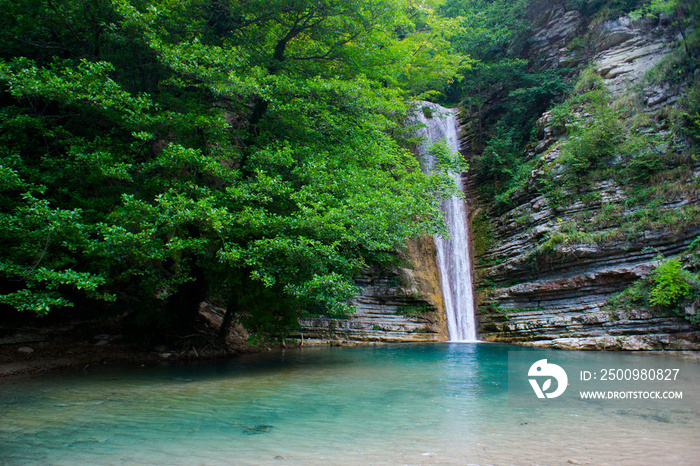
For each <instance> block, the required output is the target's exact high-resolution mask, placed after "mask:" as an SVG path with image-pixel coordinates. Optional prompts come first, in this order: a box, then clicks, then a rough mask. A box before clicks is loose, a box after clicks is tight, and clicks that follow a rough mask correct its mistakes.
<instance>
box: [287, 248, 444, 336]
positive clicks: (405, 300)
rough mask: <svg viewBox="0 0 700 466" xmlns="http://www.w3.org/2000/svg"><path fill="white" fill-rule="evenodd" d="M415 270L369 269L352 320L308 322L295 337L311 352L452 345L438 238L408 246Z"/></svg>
mask: <svg viewBox="0 0 700 466" xmlns="http://www.w3.org/2000/svg"><path fill="white" fill-rule="evenodd" d="M405 259H406V261H407V262H408V263H410V264H411V268H397V269H393V270H377V269H369V270H367V271H365V273H364V274H363V275H362V276H361V277H358V278H357V280H356V283H357V285H358V286H359V287H361V288H362V291H361V292H360V293H359V294H358V295H357V296H355V298H354V299H353V300H352V304H353V305H354V306H355V309H356V310H355V314H354V315H353V316H351V317H350V318H347V319H336V318H328V317H312V318H302V319H300V320H299V324H300V329H299V330H298V331H297V332H294V333H292V334H291V335H290V336H291V337H292V338H294V339H296V340H298V341H299V342H300V343H301V342H303V344H304V345H306V346H313V345H332V346H345V345H356V344H372V343H399V342H429V341H442V340H446V339H447V324H446V322H445V311H444V302H443V298H442V289H441V287H440V281H439V272H438V270H437V264H436V260H435V243H434V242H433V239H432V237H429V236H425V237H422V238H417V239H415V240H412V241H410V242H409V243H408V245H407V249H406V252H405Z"/></svg>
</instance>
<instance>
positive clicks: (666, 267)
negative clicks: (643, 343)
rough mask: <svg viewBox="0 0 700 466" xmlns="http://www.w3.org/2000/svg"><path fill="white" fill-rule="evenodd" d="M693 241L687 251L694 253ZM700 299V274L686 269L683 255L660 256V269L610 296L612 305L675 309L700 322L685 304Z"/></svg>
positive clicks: (696, 315) (688, 253)
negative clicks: (689, 312) (666, 257)
mask: <svg viewBox="0 0 700 466" xmlns="http://www.w3.org/2000/svg"><path fill="white" fill-rule="evenodd" d="M694 249H697V248H696V246H695V245H693V244H691V246H690V247H689V249H688V251H687V252H686V254H685V255H684V256H685V257H688V256H689V255H693V253H694V252H696V251H694ZM699 301H700V276H698V274H697V273H692V272H690V271H688V270H686V269H684V265H683V263H682V262H681V260H680V259H679V258H674V259H667V260H663V257H660V258H659V264H658V266H657V267H656V269H655V270H654V271H653V272H652V273H651V274H650V275H649V276H648V277H646V278H644V279H640V280H637V281H635V282H634V283H633V284H632V285H630V286H629V287H627V288H626V289H625V290H623V291H622V292H620V293H618V294H616V295H614V296H613V297H611V298H610V299H609V300H608V303H607V306H608V308H609V309H612V310H615V309H633V308H637V309H643V308H647V307H648V308H651V309H653V310H656V311H657V312H661V313H666V314H668V313H671V314H673V315H677V316H680V317H683V318H685V319H687V320H689V321H690V322H691V323H694V324H700V315H698V314H687V313H686V311H685V305H687V304H692V303H697V302H699Z"/></svg>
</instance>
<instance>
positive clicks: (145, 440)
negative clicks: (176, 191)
mask: <svg viewBox="0 0 700 466" xmlns="http://www.w3.org/2000/svg"><path fill="white" fill-rule="evenodd" d="M509 351H531V352H533V361H534V360H536V359H537V357H538V356H537V353H536V350H531V349H526V348H520V347H513V346H509V345H497V344H446V343H445V344H419V345H393V346H376V347H358V348H307V349H304V350H302V351H300V350H288V351H284V352H268V353H263V354H257V355H248V356H244V357H240V358H237V359H234V360H231V361H217V362H206V363H195V364H170V365H163V366H155V367H154V366H148V367H136V368H128V369H124V368H122V369H117V368H109V369H107V368H99V369H94V370H91V371H88V372H83V371H79V372H67V373H61V374H50V375H48V376H41V377H32V378H19V379H5V380H1V381H0V390H1V391H0V419H1V421H0V463H9V464H20V463H21V464H32V463H34V464H75V463H80V464H86V463H89V464H124V463H129V464H132V463H136V464H144V463H148V464H265V463H274V464H279V463H280V462H286V463H287V464H368V463H369V464H418V463H428V464H455V463H457V464H467V463H476V464H571V462H573V463H574V464H576V463H583V464H586V463H590V464H621V463H623V464H624V463H627V464H650V463H671V464H697V461H698V458H700V400H699V398H700V397H699V395H700V388H698V387H700V384H699V382H700V364H698V363H697V362H690V361H684V360H679V359H674V358H669V357H666V356H663V355H636V354H628V353H576V352H558V353H557V354H556V356H557V360H558V362H559V363H560V364H572V365H575V364H581V363H585V364H587V365H588V366H592V365H600V366H601V367H602V366H605V367H614V366H620V365H622V364H641V365H643V366H644V367H650V366H656V367H676V368H680V374H681V375H682V377H681V378H682V380H678V381H676V382H674V389H682V390H683V391H684V397H683V400H676V401H674V402H666V403H661V402H653V403H652V402H645V403H632V402H630V401H627V402H624V403H623V402H615V403H612V402H608V403H607V404H606V403H603V402H597V401H586V402H584V401H578V402H576V401H568V402H565V403H551V404H541V403H539V404H538V403H537V402H534V403H532V404H525V405H522V404H517V405H516V404H515V403H513V402H512V399H511V403H510V404H509V402H508V400H509V392H508V353H509ZM542 354H543V355H544V354H551V353H542ZM510 395H511V397H512V395H513V394H512V393H511V394H510ZM533 399H534V400H536V399H535V398H533Z"/></svg>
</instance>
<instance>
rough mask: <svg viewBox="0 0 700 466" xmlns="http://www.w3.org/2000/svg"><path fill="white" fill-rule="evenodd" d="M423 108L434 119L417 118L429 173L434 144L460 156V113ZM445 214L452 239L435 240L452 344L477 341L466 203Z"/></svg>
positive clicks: (457, 201) (450, 204)
mask: <svg viewBox="0 0 700 466" xmlns="http://www.w3.org/2000/svg"><path fill="white" fill-rule="evenodd" d="M420 105H421V107H428V108H429V109H430V112H431V113H432V115H431V118H427V117H426V116H425V112H422V111H418V112H417V115H416V116H415V120H416V121H418V122H420V123H422V124H424V125H425V128H420V129H419V130H418V131H417V134H416V135H417V136H419V137H422V138H424V140H423V141H424V142H423V143H422V144H421V146H420V147H419V151H420V154H421V164H422V167H423V170H425V171H427V172H430V171H431V170H433V168H434V167H435V159H434V156H432V155H431V154H429V153H428V148H429V147H430V145H431V144H432V143H434V142H438V141H445V142H447V144H448V145H449V147H450V148H451V149H452V151H453V152H459V136H458V129H459V124H458V122H457V110H455V109H447V108H444V107H441V106H439V105H437V104H433V103H430V102H421V103H420ZM453 177H454V180H455V182H456V183H457V185H458V186H459V187H460V189H461V190H462V191H463V192H464V184H463V182H462V174H461V173H455V174H453ZM442 211H443V213H444V215H445V221H446V223H447V227H448V231H449V232H450V239H446V238H442V237H440V236H437V235H436V236H435V237H434V239H435V246H436V249H437V260H438V268H439V269H440V278H441V281H442V294H443V298H444V301H445V313H446V314H447V325H448V330H449V333H450V341H477V338H476V321H475V317H474V293H473V285H472V264H471V257H470V251H469V227H468V224H467V206H466V203H465V202H464V200H463V199H461V198H459V197H456V196H455V197H453V198H452V199H450V200H448V201H444V202H443V203H442Z"/></svg>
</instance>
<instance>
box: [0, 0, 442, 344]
mask: <svg viewBox="0 0 700 466" xmlns="http://www.w3.org/2000/svg"><path fill="white" fill-rule="evenodd" d="M1 6H3V7H7V8H8V9H9V11H11V12H12V14H13V15H14V16H15V17H16V20H15V21H14V22H13V23H12V24H6V25H5V26H7V27H5V28H3V32H2V34H1V35H0V44H2V45H4V46H5V47H4V48H3V51H2V52H0V99H2V102H3V109H2V112H3V118H2V128H1V129H0V167H1V169H0V175H1V176H2V180H3V184H2V185H1V186H0V216H2V221H3V224H4V225H9V227H8V228H4V229H3V231H2V234H1V236H0V245H1V251H2V255H1V256H0V280H1V281H2V283H1V286H2V288H1V292H2V294H1V297H0V302H2V303H4V304H6V305H10V306H12V307H14V308H16V309H19V310H33V311H35V312H39V313H45V312H48V311H49V310H50V309H53V308H60V307H65V306H70V305H73V304H77V305H79V306H81V307H85V306H93V307H94V308H95V309H96V310H97V312H104V309H105V308H106V307H109V306H111V307H112V308H113V309H115V310H117V311H118V312H120V313H122V312H124V311H126V312H128V313H129V316H130V318H131V319H132V320H133V321H135V322H138V323H141V324H148V325H147V328H149V329H152V330H153V332H160V333H168V332H172V333H175V334H176V333H177V332H179V331H182V329H184V328H187V327H188V326H191V324H192V319H193V317H194V315H195V313H196V309H197V304H198V303H199V301H201V300H202V299H204V298H205V297H211V298H214V299H218V300H220V301H224V302H226V303H227V304H228V309H229V313H228V315H227V322H229V321H231V320H232V319H233V317H234V314H235V315H236V316H237V317H238V318H239V319H241V320H244V321H246V323H248V324H249V325H250V327H251V329H253V330H260V331H263V332H266V331H267V332H270V333H277V332H279V331H281V329H283V328H285V327H287V326H289V325H293V324H294V322H295V321H296V316H298V315H299V313H301V312H310V313H317V314H318V313H325V314H333V315H337V314H343V313H347V312H349V311H350V309H349V307H348V305H347V301H348V299H349V298H350V297H351V296H352V295H353V294H354V293H355V292H356V289H355V287H354V283H353V276H355V275H356V274H357V273H358V272H359V271H360V270H361V269H362V268H363V267H365V266H366V265H367V264H369V263H374V262H377V263H386V262H387V261H388V260H390V259H391V258H393V257H395V256H394V253H395V251H396V250H397V249H398V248H401V247H402V245H403V244H404V242H405V241H406V240H407V239H408V238H410V237H413V236H416V235H419V234H422V233H426V232H435V231H440V230H441V229H442V228H443V225H442V220H441V216H440V213H439V209H438V201H439V199H441V198H443V197H445V196H449V195H451V193H452V192H453V191H454V187H453V186H451V184H450V182H448V178H447V177H446V176H445V175H444V173H442V174H441V173H438V174H435V175H425V174H423V173H422V172H421V171H420V170H419V168H418V165H417V162H416V160H415V159H414V158H413V156H412V154H411V153H410V151H408V150H407V149H406V148H405V147H404V146H405V143H404V142H402V139H401V137H400V135H401V134H403V132H404V131H403V129H402V127H401V126H402V122H403V121H404V120H405V115H406V111H407V105H406V103H405V100H404V99H405V96H407V95H408V94H407V93H406V90H405V89H406V87H409V88H410V87H411V86H412V85H409V84H407V83H414V82H415V83H419V82H421V79H422V78H416V79H412V78H411V79H409V78H405V79H403V78H402V79H400V80H397V79H396V76H397V74H396V71H397V69H400V68H405V67H406V66H410V60H411V57H410V56H406V54H405V51H406V50H407V47H408V49H410V47H413V46H414V45H411V44H410V43H408V42H406V40H407V39H406V38H405V37H404V38H402V35H401V34H399V33H398V32H397V31H399V30H401V29H402V28H403V29H411V28H412V27H414V26H411V25H412V24H413V23H412V22H411V19H410V18H409V16H408V13H409V12H410V8H408V7H407V5H405V4H404V3H403V2H400V1H394V0H381V1H378V2H377V1H372V2H368V1H360V0H358V1H351V2H347V1H343V2H341V1H330V0H299V1H294V2H288V1H284V2H283V1H273V2H269V1H265V2H263V1H224V2H211V1H201V0H193V1H190V2H183V3H173V2H168V1H128V0H112V1H107V0H105V1H103V2H97V3H95V2H89V1H81V0H72V1H64V2H48V3H44V2H35V1H31V0H26V1H23V2H6V1H3V2H2V5H1ZM31 24H34V27H30V25H31ZM419 58H420V59H421V60H424V59H423V58H421V57H419ZM426 72H435V70H432V71H431V70H430V69H426ZM435 75H436V76H437V75H439V73H437V72H435ZM439 79H452V76H449V73H447V74H443V75H442V77H441V78H439ZM428 81H430V82H434V79H433V78H430V79H429V80H428ZM401 85H403V86H404V88H403V89H402V88H401V87H400V86H401ZM418 87H420V85H416V86H414V88H415V89H418ZM109 303H111V304H109Z"/></svg>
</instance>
